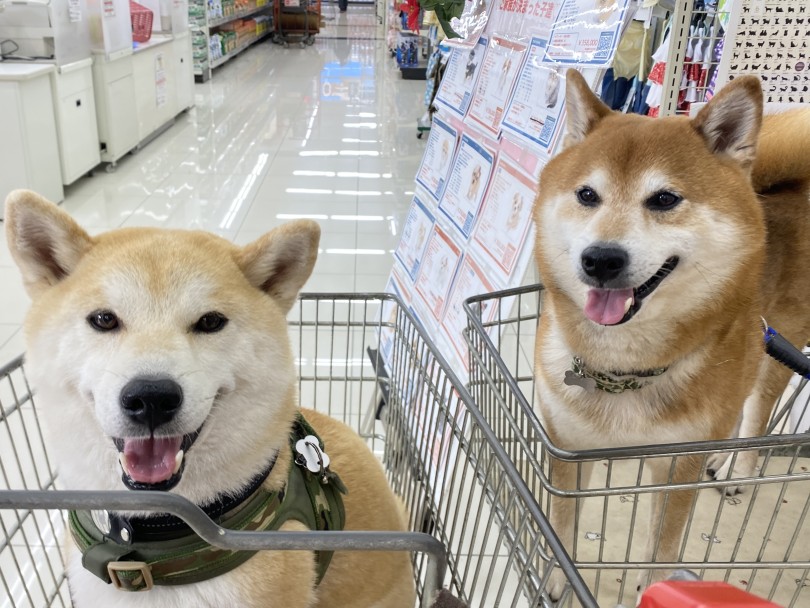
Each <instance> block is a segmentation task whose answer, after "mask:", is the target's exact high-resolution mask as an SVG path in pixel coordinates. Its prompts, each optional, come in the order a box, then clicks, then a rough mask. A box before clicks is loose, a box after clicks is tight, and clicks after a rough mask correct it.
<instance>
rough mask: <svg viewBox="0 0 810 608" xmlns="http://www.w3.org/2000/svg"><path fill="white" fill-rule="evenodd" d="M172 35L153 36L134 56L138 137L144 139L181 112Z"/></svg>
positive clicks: (133, 72) (140, 139)
mask: <svg viewBox="0 0 810 608" xmlns="http://www.w3.org/2000/svg"><path fill="white" fill-rule="evenodd" d="M171 42H172V37H171V36H158V35H154V34H153V35H152V38H151V39H150V40H149V42H147V43H144V44H141V45H139V46H138V48H136V49H135V51H134V54H133V56H132V75H133V78H134V80H135V101H136V104H137V110H136V116H137V123H138V139H139V141H144V140H146V139H148V138H149V137H150V136H151V135H152V134H153V133H155V132H156V131H158V130H159V129H160V128H161V127H163V126H164V125H165V124H166V123H168V122H170V121H171V120H172V119H173V118H174V117H175V115H176V114H177V113H178V108H177V78H176V75H175V70H174V65H175V62H174V47H173V45H172V44H171Z"/></svg>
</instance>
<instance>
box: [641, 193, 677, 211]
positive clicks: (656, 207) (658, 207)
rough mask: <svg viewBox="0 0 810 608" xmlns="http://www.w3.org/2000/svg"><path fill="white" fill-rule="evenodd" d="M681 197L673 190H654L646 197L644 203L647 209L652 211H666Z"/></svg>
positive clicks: (675, 204) (674, 205)
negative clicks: (654, 191)
mask: <svg viewBox="0 0 810 608" xmlns="http://www.w3.org/2000/svg"><path fill="white" fill-rule="evenodd" d="M682 200H683V199H682V198H681V197H680V196H678V195H677V194H675V193H673V192H667V191H662V192H656V193H655V194H653V195H652V196H651V197H650V198H648V199H647V202H646V205H647V208H648V209H652V210H653V211H668V210H670V209H672V208H673V207H676V206H677V205H678V203H680V202H681V201H682Z"/></svg>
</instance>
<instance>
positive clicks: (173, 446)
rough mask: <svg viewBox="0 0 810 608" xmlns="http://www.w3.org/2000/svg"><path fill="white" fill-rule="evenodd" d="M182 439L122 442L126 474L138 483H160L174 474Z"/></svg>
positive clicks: (153, 438) (158, 438)
mask: <svg viewBox="0 0 810 608" xmlns="http://www.w3.org/2000/svg"><path fill="white" fill-rule="evenodd" d="M182 442H183V438H182V437H150V438H149V439H126V440H124V462H126V472H127V474H128V475H129V476H130V477H131V478H132V479H133V480H134V481H137V482H139V483H160V482H161V481H166V480H167V479H169V478H170V477H171V476H172V475H173V474H174V468H175V464H176V456H177V452H178V451H179V450H180V445H181V444H182Z"/></svg>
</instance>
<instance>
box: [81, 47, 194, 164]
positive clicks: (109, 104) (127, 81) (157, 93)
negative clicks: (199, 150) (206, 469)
mask: <svg viewBox="0 0 810 608" xmlns="http://www.w3.org/2000/svg"><path fill="white" fill-rule="evenodd" d="M94 54H95V62H94V64H93V80H94V85H95V89H96V105H97V114H98V132H99V139H100V141H101V159H102V160H104V161H107V162H110V163H113V166H114V163H116V162H118V160H119V159H120V158H121V157H122V156H124V155H125V154H126V153H127V152H129V151H130V150H132V149H134V148H136V147H138V146H139V145H141V144H143V143H144V142H146V141H148V140H150V139H151V138H152V137H154V136H155V135H156V134H158V133H160V131H161V130H162V129H164V128H165V127H166V126H167V125H170V124H171V123H172V122H173V121H174V118H175V116H177V115H178V114H179V113H180V112H183V111H184V110H186V109H188V108H190V107H191V106H192V105H194V88H193V87H194V73H193V67H192V63H191V36H190V34H189V33H188V32H187V31H186V32H183V33H180V34H177V35H176V36H169V35H165V34H152V37H151V38H150V40H149V42H145V43H141V44H138V46H137V47H136V48H135V49H134V50H133V51H127V52H126V53H122V52H118V53H115V54H114V55H112V57H114V58H113V59H110V58H108V56H107V55H105V54H104V52H103V51H94Z"/></svg>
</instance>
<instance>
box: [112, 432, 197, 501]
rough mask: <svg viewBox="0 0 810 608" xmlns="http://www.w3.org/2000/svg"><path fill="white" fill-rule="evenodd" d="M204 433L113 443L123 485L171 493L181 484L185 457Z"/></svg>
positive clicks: (118, 440)
mask: <svg viewBox="0 0 810 608" xmlns="http://www.w3.org/2000/svg"><path fill="white" fill-rule="evenodd" d="M201 430H202V427H200V428H199V429H197V430H196V431H194V432H193V433H189V434H188V435H178V436H175V437H154V436H152V437H133V438H123V439H122V438H115V439H113V443H115V447H116V449H117V450H118V461H119V462H120V463H121V469H122V471H123V475H122V476H121V480H122V481H123V482H124V485H125V486H127V487H128V488H129V489H130V490H163V491H166V490H171V489H172V488H173V487H174V486H176V485H177V484H178V483H179V482H180V478H181V477H182V475H183V469H184V467H185V464H186V459H185V456H186V454H187V453H188V450H189V448H190V447H191V446H192V445H193V444H194V442H195V441H196V440H197V437H199V435H200V431H201Z"/></svg>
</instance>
